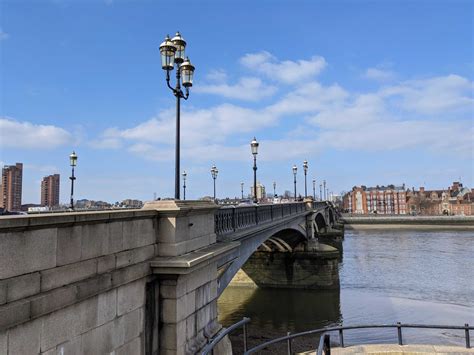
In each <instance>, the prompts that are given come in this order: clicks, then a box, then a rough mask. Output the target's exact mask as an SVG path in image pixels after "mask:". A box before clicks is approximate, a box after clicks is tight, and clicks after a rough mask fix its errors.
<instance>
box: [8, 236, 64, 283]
mask: <svg viewBox="0 0 474 355" xmlns="http://www.w3.org/2000/svg"><path fill="white" fill-rule="evenodd" d="M56 239H57V228H51V229H39V230H33V231H26V232H15V233H0V279H7V278H10V277H14V276H18V275H23V274H28V273H30V272H35V271H39V270H44V269H49V268H52V267H55V266H56Z"/></svg>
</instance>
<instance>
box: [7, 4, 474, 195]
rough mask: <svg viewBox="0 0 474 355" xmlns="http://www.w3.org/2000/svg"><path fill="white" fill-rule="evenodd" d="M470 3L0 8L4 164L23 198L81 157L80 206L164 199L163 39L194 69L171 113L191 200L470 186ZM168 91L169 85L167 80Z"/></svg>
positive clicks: (473, 172)
mask: <svg viewBox="0 0 474 355" xmlns="http://www.w3.org/2000/svg"><path fill="white" fill-rule="evenodd" d="M473 18H474V3H473V2H472V1H467V0H466V1H459V0H454V1H436V0H430V1H428V0H426V1H401V0H400V1H389V0H387V1H378V2H376V1H348V0H347V1H314V0H311V1H309V0H308V1H300V0H299V1H279V0H272V1H270V0H266V1H265V0H263V1H258V2H256V1H232V0H228V1H209V0H205V1H180V2H171V1H139V0H136V1H131V0H128V1H125V0H123V1H122V0H81V1H79V0H3V1H1V2H0V51H1V53H0V60H1V62H0V75H1V76H0V85H1V86H0V90H1V93H0V164H1V165H2V166H3V165H5V164H6V165H10V164H14V163H16V162H22V163H23V164H24V172H23V199H22V202H23V203H39V201H40V182H41V179H42V178H43V177H44V176H46V175H49V174H54V173H59V174H61V201H63V202H67V201H68V199H69V189H70V185H69V184H70V182H69V179H68V176H70V166H69V158H68V156H69V154H70V153H71V152H72V151H73V150H74V151H75V152H76V153H77V155H78V163H77V167H76V176H77V180H76V184H75V198H76V199H82V198H87V199H93V200H104V201H109V202H115V201H121V200H123V199H126V198H135V199H140V200H144V201H146V200H151V199H152V198H153V196H154V194H155V193H156V196H159V197H162V198H164V197H172V196H173V195H174V149H175V98H174V96H173V95H172V92H171V91H170V90H169V89H168V88H167V86H166V81H165V72H164V71H163V70H162V69H161V65H160V55H159V45H160V43H161V42H162V41H163V39H164V37H165V36H166V35H167V34H169V35H171V36H173V35H174V33H175V32H176V31H177V30H179V31H180V32H181V34H182V36H183V37H184V39H185V40H186V41H187V47H186V54H187V55H188V56H189V58H190V59H191V61H192V63H193V64H194V65H195V67H196V71H195V76H194V85H193V87H192V88H191V90H190V97H189V99H188V100H187V101H182V103H181V108H182V111H181V169H182V170H186V172H187V182H186V185H187V190H186V195H187V196H186V197H187V198H188V199H197V198H200V197H202V196H205V195H212V177H211V174H210V168H211V166H212V165H214V164H215V165H216V166H217V167H218V169H219V175H218V177H217V181H216V183H217V196H218V197H234V196H240V183H241V182H244V189H245V193H246V194H247V193H249V192H250V186H251V185H252V181H253V170H252V165H253V158H252V154H251V151H250V141H251V140H252V139H253V137H254V136H255V137H256V138H257V140H258V141H259V143H260V146H259V152H258V156H257V165H258V171H257V174H258V177H257V179H258V181H260V182H261V183H262V184H263V185H265V186H266V189H267V191H268V192H272V190H273V188H272V184H273V182H276V190H277V193H280V194H281V193H283V192H284V191H285V190H289V191H293V174H292V170H291V168H292V166H293V165H294V164H295V165H296V166H297V167H298V174H297V181H298V182H297V193H298V194H304V176H303V168H302V164H303V161H304V160H307V161H308V165H309V170H308V176H307V178H308V190H309V191H308V194H310V193H312V180H313V179H315V180H316V189H317V190H318V191H319V184H320V183H321V182H322V180H326V182H327V187H328V190H329V191H332V192H334V193H335V194H338V193H340V192H341V191H348V190H350V189H351V188H352V187H353V186H355V185H366V186H375V185H387V184H396V185H401V184H403V183H405V184H406V186H407V187H410V188H411V187H412V186H414V187H415V188H417V187H419V186H426V188H427V189H431V188H432V189H435V188H436V189H441V188H447V187H448V186H450V185H451V183H452V182H453V181H457V180H461V181H462V182H464V185H465V186H468V187H474V166H473V161H474V159H473V157H474V146H473V145H474V143H473V142H474V97H473V92H474V81H473V76H474V75H473V73H474V44H473V42H474V41H473V36H474V35H473V34H474V25H473ZM172 83H174V75H172Z"/></svg>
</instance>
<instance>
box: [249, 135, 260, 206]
mask: <svg viewBox="0 0 474 355" xmlns="http://www.w3.org/2000/svg"><path fill="white" fill-rule="evenodd" d="M250 148H251V150H252V154H253V202H255V203H257V202H258V199H257V154H258V142H257V140H256V139H255V137H253V141H251V142H250Z"/></svg>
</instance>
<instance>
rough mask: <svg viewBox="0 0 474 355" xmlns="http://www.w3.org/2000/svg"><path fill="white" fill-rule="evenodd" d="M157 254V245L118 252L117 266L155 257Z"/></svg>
mask: <svg viewBox="0 0 474 355" xmlns="http://www.w3.org/2000/svg"><path fill="white" fill-rule="evenodd" d="M154 255H155V246H154V245H147V246H144V247H141V248H136V249H132V250H127V251H123V252H121V253H118V254H117V264H116V267H117V268H121V267H124V266H128V265H131V264H136V263H139V262H142V261H145V260H149V259H151V258H153V256H154Z"/></svg>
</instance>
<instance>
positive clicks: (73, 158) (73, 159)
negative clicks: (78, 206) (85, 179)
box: [69, 151, 77, 210]
mask: <svg viewBox="0 0 474 355" xmlns="http://www.w3.org/2000/svg"><path fill="white" fill-rule="evenodd" d="M69 162H70V164H71V167H72V174H71V176H70V177H69V179H71V210H73V209H74V180H76V177H75V176H74V167H75V166H76V165H77V155H76V153H75V152H74V151H73V152H72V154H71V155H70V156H69Z"/></svg>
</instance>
